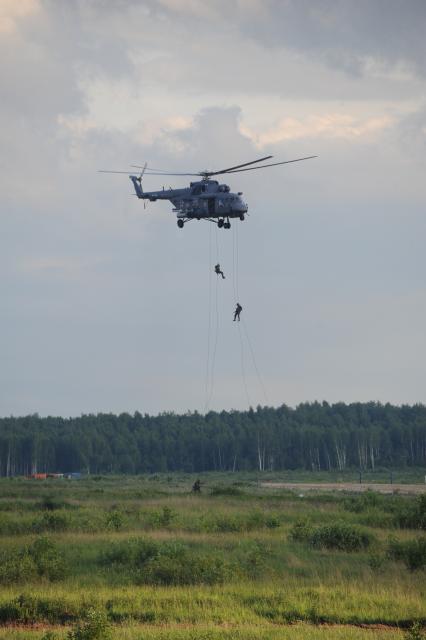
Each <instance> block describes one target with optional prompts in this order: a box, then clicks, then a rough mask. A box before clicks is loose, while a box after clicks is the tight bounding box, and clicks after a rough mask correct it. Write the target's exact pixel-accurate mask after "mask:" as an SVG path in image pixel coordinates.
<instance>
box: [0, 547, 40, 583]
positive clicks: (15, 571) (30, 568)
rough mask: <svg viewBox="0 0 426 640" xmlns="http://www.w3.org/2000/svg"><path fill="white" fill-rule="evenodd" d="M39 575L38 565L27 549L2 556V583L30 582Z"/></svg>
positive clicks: (0, 575)
mask: <svg viewBox="0 0 426 640" xmlns="http://www.w3.org/2000/svg"><path fill="white" fill-rule="evenodd" d="M36 576H37V567H36V565H35V562H34V560H33V559H32V558H31V556H30V554H29V553H28V550H27V549H23V550H20V551H15V552H12V553H2V554H1V556H0V583H1V584H15V583H19V582H28V581H30V580H32V579H34V578H35V577H36Z"/></svg>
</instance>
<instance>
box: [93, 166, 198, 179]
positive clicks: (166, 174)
mask: <svg viewBox="0 0 426 640" xmlns="http://www.w3.org/2000/svg"><path fill="white" fill-rule="evenodd" d="M133 166H135V165H133ZM139 168H140V169H143V167H139ZM98 173H125V174H126V175H128V176H131V175H132V172H131V171H110V170H109V169H98ZM144 175H145V176H196V177H199V176H200V175H201V174H200V173H156V172H151V171H145V173H144Z"/></svg>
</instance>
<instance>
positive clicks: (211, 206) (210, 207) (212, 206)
mask: <svg viewBox="0 0 426 640" xmlns="http://www.w3.org/2000/svg"><path fill="white" fill-rule="evenodd" d="M215 200H216V198H208V199H207V204H208V211H209V216H210V217H212V216H214V214H215V209H216V207H215Z"/></svg>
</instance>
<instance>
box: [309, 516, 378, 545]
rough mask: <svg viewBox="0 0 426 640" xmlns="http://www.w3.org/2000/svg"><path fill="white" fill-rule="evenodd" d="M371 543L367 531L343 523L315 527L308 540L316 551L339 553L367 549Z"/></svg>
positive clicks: (370, 537)
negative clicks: (335, 551)
mask: <svg viewBox="0 0 426 640" xmlns="http://www.w3.org/2000/svg"><path fill="white" fill-rule="evenodd" d="M371 541H372V536H371V535H370V534H369V533H368V532H367V531H364V530H363V529H360V528H359V527H356V526H353V525H349V524H346V523H344V522H337V523H335V524H330V525H324V526H321V527H317V528H316V529H314V531H313V532H312V535H311V537H310V539H309V543H310V544H311V546H312V547H314V548H316V549H338V550H340V551H360V550H362V549H367V548H368V547H369V546H370V544H371Z"/></svg>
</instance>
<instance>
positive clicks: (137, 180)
mask: <svg viewBox="0 0 426 640" xmlns="http://www.w3.org/2000/svg"><path fill="white" fill-rule="evenodd" d="M142 175H143V174H141V175H140V176H129V178H130V180H131V181H132V182H133V186H134V188H135V191H136V195H137V196H138V198H143V190H142Z"/></svg>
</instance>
